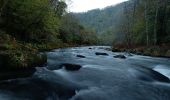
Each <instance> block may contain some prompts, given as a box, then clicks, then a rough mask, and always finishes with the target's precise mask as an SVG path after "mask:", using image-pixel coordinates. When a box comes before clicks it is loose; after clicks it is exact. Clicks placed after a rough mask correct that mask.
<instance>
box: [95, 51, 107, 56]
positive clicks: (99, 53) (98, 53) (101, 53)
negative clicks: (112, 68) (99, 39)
mask: <svg viewBox="0 0 170 100" xmlns="http://www.w3.org/2000/svg"><path fill="white" fill-rule="evenodd" d="M95 54H96V55H103V56H108V54H107V53H103V52H96V53H95Z"/></svg>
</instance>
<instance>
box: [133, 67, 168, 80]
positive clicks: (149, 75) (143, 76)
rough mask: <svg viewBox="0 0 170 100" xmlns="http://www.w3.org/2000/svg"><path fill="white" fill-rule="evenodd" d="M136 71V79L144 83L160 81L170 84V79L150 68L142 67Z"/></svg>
mask: <svg viewBox="0 0 170 100" xmlns="http://www.w3.org/2000/svg"><path fill="white" fill-rule="evenodd" d="M134 69H135V70H136V72H135V71H134V73H135V74H136V76H135V77H137V78H138V79H140V80H142V81H148V82H153V81H159V82H166V83H169V82H170V80H169V78H168V77H166V76H164V75H162V74H161V73H159V72H157V71H154V70H152V69H150V68H146V67H142V66H141V67H138V68H134Z"/></svg>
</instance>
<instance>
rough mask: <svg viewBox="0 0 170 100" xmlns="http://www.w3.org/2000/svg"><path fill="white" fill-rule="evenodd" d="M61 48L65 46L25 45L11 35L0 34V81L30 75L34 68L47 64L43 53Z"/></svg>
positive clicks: (48, 44) (47, 44)
mask: <svg viewBox="0 0 170 100" xmlns="http://www.w3.org/2000/svg"><path fill="white" fill-rule="evenodd" d="M62 46H66V45H65V44H62V45H57V44H54V43H41V44H38V43H29V42H27V43H26V42H24V41H19V40H18V39H16V38H14V37H13V36H11V35H8V34H0V80H4V79H11V78H18V77H19V78H20V77H27V76H30V75H32V74H33V73H34V72H35V67H37V66H38V67H41V66H44V65H45V64H46V63H47V55H46V54H45V53H43V52H44V51H47V50H51V49H54V48H61V47H62ZM40 52H42V53H40Z"/></svg>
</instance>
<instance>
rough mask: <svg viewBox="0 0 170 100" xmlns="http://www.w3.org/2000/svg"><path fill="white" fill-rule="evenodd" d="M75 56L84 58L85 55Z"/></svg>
mask: <svg viewBox="0 0 170 100" xmlns="http://www.w3.org/2000/svg"><path fill="white" fill-rule="evenodd" d="M77 57H79V58H86V57H85V56H83V55H77Z"/></svg>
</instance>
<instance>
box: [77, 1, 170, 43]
mask: <svg viewBox="0 0 170 100" xmlns="http://www.w3.org/2000/svg"><path fill="white" fill-rule="evenodd" d="M75 16H76V17H77V18H78V19H79V20H80V22H81V23H82V24H83V25H84V26H86V27H92V28H94V30H96V32H97V33H98V34H99V37H100V39H101V40H102V43H103V44H124V45H128V46H130V45H162V44H169V43H170V27H169V26H170V1H169V0H129V1H127V2H124V3H121V4H118V5H116V6H110V7H107V8H104V9H101V10H100V9H96V10H92V11H88V12H84V13H75Z"/></svg>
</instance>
